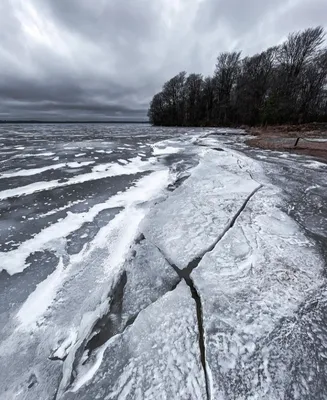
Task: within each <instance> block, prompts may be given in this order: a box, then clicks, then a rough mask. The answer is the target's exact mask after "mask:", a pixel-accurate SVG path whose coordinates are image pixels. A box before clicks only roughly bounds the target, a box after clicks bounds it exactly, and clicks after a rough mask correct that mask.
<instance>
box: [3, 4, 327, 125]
mask: <svg viewBox="0 0 327 400" xmlns="http://www.w3.org/2000/svg"><path fill="white" fill-rule="evenodd" d="M326 8H327V7H326V5H325V0H311V1H310V2H309V0H289V1H284V0H270V1H261V0H249V1H247V2H244V1H243V0H230V1H225V0H97V1H95V0H69V1H67V0H1V2H0V24H1V25H0V26H1V28H0V65H1V69H0V118H38V117H39V118H57V119H62V118H65V119H70V118H71V119H79V118H81V119H92V118H95V119H105V118H110V117H117V118H125V117H131V118H144V117H145V115H146V110H147V107H148V102H149V100H150V98H151V97H152V95H153V94H154V92H155V91H157V90H158V89H159V88H160V87H161V85H162V83H163V82H164V81H165V80H166V79H168V78H169V77H171V76H172V75H173V74H175V73H177V72H179V71H180V70H184V69H185V70H188V71H194V72H201V73H203V74H208V73H211V72H212V70H213V67H214V63H215V59H216V56H217V54H218V53H219V52H220V51H225V50H233V49H243V50H244V53H246V54H248V53H253V52H256V51H259V50H261V49H262V48H264V47H267V46H270V45H273V44H275V43H278V42H280V41H281V40H283V38H284V37H285V36H286V35H287V33H288V32H289V31H292V30H294V29H302V28H305V27H307V26H313V25H318V24H324V23H325V21H323V15H325V14H326V13H325V12H324V11H326ZM292 16H293V17H292Z"/></svg>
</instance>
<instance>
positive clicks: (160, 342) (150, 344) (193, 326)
mask: <svg viewBox="0 0 327 400" xmlns="http://www.w3.org/2000/svg"><path fill="white" fill-rule="evenodd" d="M194 309H195V302H194V300H193V299H192V297H191V295H190V291H189V288H188V287H187V286H186V284H185V283H181V284H180V285H179V286H177V288H176V289H175V290H173V291H172V292H168V293H167V294H166V295H164V296H163V297H161V298H160V299H159V300H158V301H157V302H155V303H153V304H152V305H150V306H149V307H148V308H146V309H145V310H144V311H142V312H141V313H140V314H139V315H138V317H137V318H136V320H135V322H134V323H133V324H132V325H131V326H130V327H129V328H127V329H126V330H125V332H124V333H123V334H121V335H117V336H115V337H113V338H112V339H111V340H110V341H109V342H108V343H106V344H105V345H104V346H105V350H104V351H103V349H100V354H99V357H100V358H101V359H102V363H101V366H100V367H99V369H98V370H97V371H94V370H93V371H91V373H90V372H89V371H88V370H87V369H86V370H85V371H84V373H85V374H86V376H85V375H82V376H81V377H80V378H79V379H80V380H77V381H76V384H75V385H76V386H75V387H74V386H73V387H72V389H71V390H72V392H67V394H66V395H65V396H64V397H63V399H65V400H68V399H79V400H82V399H90V398H92V399H96V398H98V399H104V398H106V399H108V400H109V399H126V400H127V399H130V400H132V399H133V400H137V399H139V400H152V399H153V400H157V399H163V400H164V399H167V400H170V399H181V400H183V399H185V400H189V399H194V400H197V399H198V400H202V399H205V398H206V394H205V383H204V374H203V370H202V366H201V362H200V353H199V348H198V339H197V336H198V332H197V322H196V317H195V313H194ZM99 364H100V363H99ZM76 389H79V390H76ZM75 390H76V392H74V391H75Z"/></svg>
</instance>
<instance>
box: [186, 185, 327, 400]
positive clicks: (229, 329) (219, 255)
mask: <svg viewBox="0 0 327 400" xmlns="http://www.w3.org/2000/svg"><path fill="white" fill-rule="evenodd" d="M280 207H281V200H279V190H278V189H276V188H274V187H273V186H267V187H265V188H263V189H261V190H260V191H259V192H257V193H256V194H255V195H254V196H253V197H252V198H251V200H250V201H249V203H248V204H247V206H246V208H245V209H244V211H243V212H242V213H241V215H240V216H239V218H238V219H237V221H236V223H235V225H234V227H232V228H231V229H230V230H229V231H228V232H227V233H226V235H225V236H224V237H223V238H222V240H221V241H220V242H219V243H218V244H217V245H216V247H215V248H214V250H213V251H211V252H209V253H207V254H206V255H205V256H204V257H203V259H202V261H201V262H200V264H199V266H198V268H197V269H195V270H194V271H193V272H192V278H193V281H194V284H195V286H196V288H197V290H198V293H199V295H200V297H201V300H202V305H203V319H204V331H205V338H206V359H207V363H208V367H209V369H210V371H211V374H210V375H211V393H212V398H214V399H216V398H232V397H233V398H251V399H258V400H259V399H276V400H277V399H281V398H285V396H286V387H287V382H290V381H291V380H292V376H291V375H292V373H291V371H290V370H288V368H287V364H290V363H292V358H293V357H294V356H296V353H297V351H296V349H294V351H295V354H293V355H290V354H289V355H288V357H290V359H289V360H287V362H286V360H285V357H283V356H282V354H281V351H279V350H278V348H275V345H274V343H273V342H271V343H270V346H269V347H267V345H266V342H267V338H268V337H269V335H271V334H272V333H273V332H274V331H279V333H278V334H277V335H278V336H279V341H281V342H283V340H287V337H288V335H289V334H290V333H291V328H290V330H283V329H280V325H282V324H283V321H285V319H286V318H292V317H294V316H295V315H296V313H297V311H298V309H299V308H300V307H301V306H302V304H303V303H304V302H305V300H306V299H307V298H308V297H309V296H310V294H312V293H313V292H314V291H315V290H317V289H318V288H319V285H320V283H321V279H322V272H323V266H324V263H323V261H322V259H321V257H320V255H319V253H318V252H317V250H316V249H315V248H314V242H313V241H311V240H310V239H308V238H306V236H305V235H304V234H303V233H302V232H301V230H300V228H299V227H298V225H297V224H296V223H295V222H294V221H293V220H292V219H291V218H290V217H289V216H288V215H287V214H285V213H284V212H282V211H281V209H280ZM294 323H295V325H296V324H297V322H296V321H295V322H294ZM268 343H269V342H268ZM276 346H277V344H276ZM271 349H273V350H274V353H275V355H274V356H272V355H271V354H270V352H271ZM286 358H287V357H286ZM278 370H279V372H278V373H276V371H278ZM287 398H288V397H287ZM300 398H303V397H300Z"/></svg>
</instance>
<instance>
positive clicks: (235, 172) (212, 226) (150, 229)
mask: <svg viewBox="0 0 327 400" xmlns="http://www.w3.org/2000/svg"><path fill="white" fill-rule="evenodd" d="M241 162H243V163H244V161H243V159H242V158H241V157H238V156H237V155H235V154H233V153H227V152H219V153H217V152H216V151H213V150H208V151H204V153H203V158H202V160H201V161H200V164H199V165H198V166H197V167H196V168H195V169H194V170H193V173H192V175H191V177H190V178H189V179H188V180H187V181H185V182H184V184H183V185H182V186H181V187H179V188H178V189H177V190H175V191H174V192H173V193H172V195H171V196H169V198H168V199H167V200H166V201H165V202H164V203H163V204H160V205H159V206H158V207H156V208H154V209H153V211H152V212H151V215H150V216H149V218H148V219H147V221H148V223H147V224H145V226H144V228H143V230H144V234H145V236H146V237H147V238H148V239H149V240H150V241H152V242H153V243H154V244H155V245H156V246H158V247H159V248H160V249H161V250H162V251H163V252H164V254H165V255H166V257H167V258H168V259H169V260H170V261H172V262H173V263H174V264H175V265H177V266H178V267H179V268H180V269H183V268H185V267H187V265H188V264H189V263H190V262H191V261H192V260H194V259H195V258H197V257H199V256H201V255H202V253H203V252H205V251H206V249H207V248H208V247H210V246H211V245H212V244H214V242H215V241H216V240H217V239H218V237H219V236H220V235H221V234H223V232H224V230H225V229H226V227H227V226H228V224H229V223H230V222H231V220H232V218H233V217H234V215H235V213H236V212H237V211H238V210H239V209H240V208H241V207H242V205H243V203H244V202H245V201H246V199H247V197H248V196H249V195H251V193H252V192H253V191H254V190H256V189H257V188H258V187H259V186H260V184H259V183H258V182H256V181H254V180H253V179H252V178H251V176H250V175H249V173H248V172H247V170H246V168H245V167H243V166H242V164H241Z"/></svg>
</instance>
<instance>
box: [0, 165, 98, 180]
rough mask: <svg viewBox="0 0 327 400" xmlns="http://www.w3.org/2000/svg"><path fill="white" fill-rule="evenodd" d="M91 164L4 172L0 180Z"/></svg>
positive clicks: (48, 166)
mask: <svg viewBox="0 0 327 400" xmlns="http://www.w3.org/2000/svg"><path fill="white" fill-rule="evenodd" d="M91 164H94V161H84V162H80V163H78V162H69V163H60V164H52V165H47V166H45V167H40V168H29V169H22V170H19V171H13V172H8V171H5V172H2V173H0V179H1V178H14V177H16V176H31V175H37V174H41V173H42V172H45V171H50V170H56V169H61V168H80V167H85V166H88V165H91Z"/></svg>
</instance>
